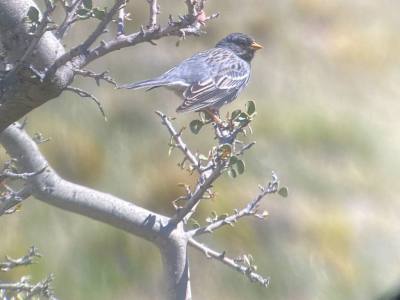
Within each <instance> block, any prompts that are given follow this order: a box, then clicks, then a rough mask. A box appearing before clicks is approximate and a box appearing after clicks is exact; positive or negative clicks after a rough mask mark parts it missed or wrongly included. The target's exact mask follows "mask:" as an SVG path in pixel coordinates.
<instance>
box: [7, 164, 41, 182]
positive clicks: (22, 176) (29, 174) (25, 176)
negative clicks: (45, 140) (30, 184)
mask: <svg viewBox="0 0 400 300" xmlns="http://www.w3.org/2000/svg"><path fill="white" fill-rule="evenodd" d="M46 168H47V165H46V166H44V167H43V168H41V169H40V170H38V171H35V172H25V173H15V172H13V171H11V170H10V169H8V168H6V169H4V170H3V171H2V172H1V173H0V181H2V180H4V179H6V178H11V179H21V180H27V179H28V178H29V177H33V176H35V175H38V174H40V173H42V172H43V171H44V170H45V169H46Z"/></svg>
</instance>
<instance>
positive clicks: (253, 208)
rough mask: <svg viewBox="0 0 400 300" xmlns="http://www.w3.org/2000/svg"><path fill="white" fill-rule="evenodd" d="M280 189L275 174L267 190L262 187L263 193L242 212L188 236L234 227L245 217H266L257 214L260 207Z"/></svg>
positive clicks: (192, 231) (194, 230)
mask: <svg viewBox="0 0 400 300" xmlns="http://www.w3.org/2000/svg"><path fill="white" fill-rule="evenodd" d="M278 188H279V181H278V178H277V176H276V175H275V173H273V174H272V180H271V181H270V182H269V183H268V185H267V186H266V187H265V188H263V187H261V192H260V193H259V194H258V195H257V197H255V198H254V199H253V200H252V201H251V202H249V203H248V204H247V205H246V207H244V208H243V209H241V210H240V211H239V210H236V211H235V212H234V213H233V214H232V215H229V216H226V217H224V218H222V219H220V220H215V221H214V222H212V223H210V224H208V225H207V226H204V227H201V228H196V229H193V230H191V231H189V232H188V235H189V236H191V237H194V236H198V235H201V234H204V233H212V232H213V231H215V230H216V229H219V228H221V227H223V226H225V225H232V224H234V223H236V222H237V221H238V220H239V219H240V218H242V217H245V216H257V217H258V218H262V217H265V213H262V214H257V212H258V211H257V208H258V205H259V204H260V202H261V200H262V199H263V198H264V197H265V196H267V195H268V194H274V193H276V192H277V191H278Z"/></svg>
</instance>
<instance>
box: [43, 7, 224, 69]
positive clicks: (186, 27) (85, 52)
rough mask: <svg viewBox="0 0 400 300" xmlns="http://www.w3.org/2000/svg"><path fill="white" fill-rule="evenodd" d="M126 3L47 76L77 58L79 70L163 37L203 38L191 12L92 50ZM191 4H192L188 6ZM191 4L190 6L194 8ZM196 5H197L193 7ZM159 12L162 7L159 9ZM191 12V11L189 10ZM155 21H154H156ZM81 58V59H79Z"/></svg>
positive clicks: (214, 16) (106, 17) (104, 20)
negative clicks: (120, 51)
mask: <svg viewBox="0 0 400 300" xmlns="http://www.w3.org/2000/svg"><path fill="white" fill-rule="evenodd" d="M124 2H125V0H117V2H116V3H115V4H114V6H113V7H112V8H111V9H110V10H109V12H108V13H107V14H106V16H105V17H104V19H103V20H102V21H101V22H100V24H99V25H98V26H97V28H96V29H95V30H94V32H93V33H92V34H91V35H90V37H89V38H88V39H87V40H86V41H85V42H83V43H82V44H80V45H78V46H76V47H75V48H73V49H71V50H70V51H69V52H67V53H65V54H64V55H62V56H61V57H59V58H58V59H57V61H56V62H55V63H54V64H53V65H52V66H51V67H50V69H49V71H48V72H47V76H51V75H52V74H54V73H55V72H56V70H57V69H58V68H59V67H61V66H62V65H64V64H66V63H67V62H69V61H72V60H74V59H75V58H76V60H77V62H76V65H78V66H79V67H83V66H85V65H87V64H89V63H90V62H92V61H94V60H96V59H97V58H99V57H102V56H104V55H106V54H108V53H110V52H113V51H116V50H119V49H122V48H125V47H131V46H135V45H137V44H139V43H143V42H150V43H154V42H153V41H154V40H158V39H160V38H163V37H167V36H178V37H184V36H186V35H199V34H201V31H200V29H199V27H198V26H197V25H198V24H200V23H199V22H200V21H199V20H197V19H196V17H193V15H191V16H192V17H190V13H189V14H188V15H187V16H186V17H181V18H180V19H179V20H178V21H174V20H172V17H170V20H169V22H168V24H167V25H165V26H152V27H151V28H147V29H145V28H144V27H143V26H142V28H141V30H139V31H138V32H135V33H132V34H129V35H125V34H120V35H118V34H117V36H116V37H115V38H113V39H111V40H109V41H102V42H101V43H100V45H99V46H97V47H95V48H94V49H89V47H90V46H91V45H92V44H93V43H94V42H95V40H96V39H97V38H98V37H99V35H100V34H102V33H103V32H104V29H105V27H106V25H107V24H108V23H110V22H111V20H112V18H113V16H114V15H115V13H116V12H117V11H118V10H119V9H121V6H123V3H124ZM195 2H196V3H197V2H199V3H201V4H197V7H203V6H204V3H203V2H204V1H202V0H200V1H197V0H196V1H195ZM187 5H189V4H188V3H187ZM191 5H192V4H190V5H189V6H188V7H191ZM193 5H194V4H193ZM199 5H200V6H199ZM157 11H159V8H158V9H157ZM189 11H191V8H190V9H189ZM216 17H218V14H213V15H211V16H209V17H205V18H202V19H201V20H203V19H204V20H203V21H202V22H203V23H204V22H205V21H206V20H211V19H214V18H216ZM152 22H153V21H152ZM78 56H79V57H78Z"/></svg>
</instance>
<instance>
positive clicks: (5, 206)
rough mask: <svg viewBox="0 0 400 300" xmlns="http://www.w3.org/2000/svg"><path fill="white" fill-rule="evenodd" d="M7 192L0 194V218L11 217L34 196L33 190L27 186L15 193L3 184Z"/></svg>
mask: <svg viewBox="0 0 400 300" xmlns="http://www.w3.org/2000/svg"><path fill="white" fill-rule="evenodd" d="M3 187H4V188H5V189H6V191H4V192H2V193H0V216H2V215H9V214H12V213H14V212H16V211H17V210H18V209H19V205H20V204H21V203H22V202H23V201H24V200H26V199H27V198H29V197H30V196H31V195H32V188H31V187H30V186H25V187H24V188H22V189H21V190H20V191H17V192H15V191H13V190H12V189H11V188H9V187H7V186H6V185H4V184H3Z"/></svg>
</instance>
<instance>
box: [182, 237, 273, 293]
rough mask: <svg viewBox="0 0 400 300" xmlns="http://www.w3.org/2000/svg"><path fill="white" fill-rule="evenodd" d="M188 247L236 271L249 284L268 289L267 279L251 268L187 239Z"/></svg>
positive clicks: (223, 253)
mask: <svg viewBox="0 0 400 300" xmlns="http://www.w3.org/2000/svg"><path fill="white" fill-rule="evenodd" d="M189 245H190V246H192V247H193V248H194V249H196V250H199V251H201V252H203V253H204V255H205V256H206V257H207V258H213V259H215V260H218V261H220V262H222V263H223V264H225V265H227V266H229V267H231V268H232V269H234V270H236V271H238V272H239V273H241V274H243V275H244V276H246V277H247V278H248V279H249V280H250V281H251V282H257V283H259V284H261V285H262V286H264V287H268V285H269V282H270V278H269V277H263V276H262V275H260V274H258V273H256V272H254V270H253V268H252V267H251V266H245V265H242V264H239V263H238V262H236V261H235V260H234V259H232V258H228V257H226V255H225V252H222V253H219V252H217V251H214V250H212V249H210V248H209V247H207V246H205V245H204V244H201V243H199V242H198V241H196V240H195V239H193V238H191V239H189Z"/></svg>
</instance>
